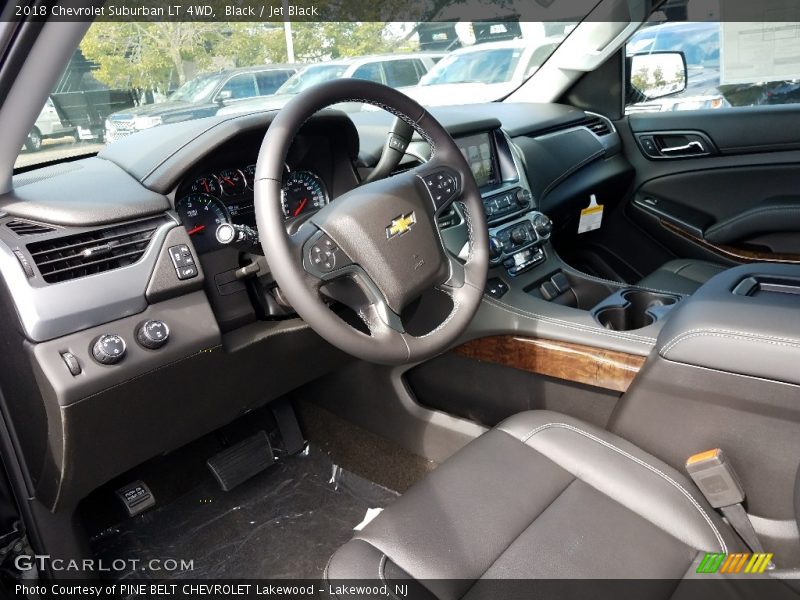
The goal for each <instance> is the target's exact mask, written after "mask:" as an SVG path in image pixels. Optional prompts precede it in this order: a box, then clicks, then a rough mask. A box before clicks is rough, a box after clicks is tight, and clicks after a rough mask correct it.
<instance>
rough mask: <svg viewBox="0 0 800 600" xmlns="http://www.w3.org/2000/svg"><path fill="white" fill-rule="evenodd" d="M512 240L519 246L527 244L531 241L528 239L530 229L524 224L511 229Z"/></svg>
mask: <svg viewBox="0 0 800 600" xmlns="http://www.w3.org/2000/svg"><path fill="white" fill-rule="evenodd" d="M511 241H512V242H514V244H515V245H517V246H521V245H522V244H527V243H528V242H529V241H530V240H529V239H528V231H527V230H526V229H525V226H524V225H523V226H519V227H515V228H514V229H512V230H511Z"/></svg>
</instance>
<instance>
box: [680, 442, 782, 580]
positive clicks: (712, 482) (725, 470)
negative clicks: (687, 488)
mask: <svg viewBox="0 0 800 600" xmlns="http://www.w3.org/2000/svg"><path fill="white" fill-rule="evenodd" d="M686 471H687V472H688V473H689V477H691V478H692V481H694V483H695V485H696V486H697V488H698V489H699V490H700V492H701V493H702V494H703V496H705V498H706V500H708V503H709V504H710V505H711V506H713V507H714V508H716V509H717V510H719V511H720V512H721V513H722V514H723V516H724V517H725V518H726V519H727V520H728V523H730V525H731V527H733V529H734V531H736V533H737V534H739V537H740V538H742V541H744V543H745V544H747V546H748V548H750V550H752V551H753V552H755V553H758V554H763V553H764V548H763V546H762V545H761V542H760V541H759V539H758V536H757V535H756V531H755V529H754V528H753V523H752V522H751V521H750V517H748V516H747V511H745V509H744V506H742V502H744V498H745V495H744V489H743V488H742V484H741V482H740V481H739V478H738V477H737V476H736V471H734V470H733V467H732V466H731V464H730V463H729V462H728V461H727V459H726V457H725V454H724V453H723V452H722V450H721V449H720V448H714V449H712V450H706V451H705V452H700V453H698V454H693V455H692V456H690V457H689V458H688V459H687V460H686ZM770 568H775V567H774V565H773V564H772V563H771V562H770Z"/></svg>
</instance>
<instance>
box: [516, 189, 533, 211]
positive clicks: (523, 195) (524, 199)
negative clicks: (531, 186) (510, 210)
mask: <svg viewBox="0 0 800 600" xmlns="http://www.w3.org/2000/svg"><path fill="white" fill-rule="evenodd" d="M531 198H532V196H531V193H530V192H529V191H528V190H525V189H522V188H520V189H518V190H517V196H516V200H517V204H518V205H519V206H520V207H521V208H524V207H526V206H528V204H530V201H531Z"/></svg>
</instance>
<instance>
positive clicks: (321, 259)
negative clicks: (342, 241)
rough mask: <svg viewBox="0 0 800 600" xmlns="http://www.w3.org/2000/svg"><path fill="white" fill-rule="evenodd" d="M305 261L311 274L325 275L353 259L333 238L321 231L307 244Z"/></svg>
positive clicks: (350, 262)
mask: <svg viewBox="0 0 800 600" xmlns="http://www.w3.org/2000/svg"><path fill="white" fill-rule="evenodd" d="M305 263H306V266H307V268H308V271H309V272H310V273H311V274H313V275H316V276H318V277H324V276H325V275H327V274H328V273H330V272H331V271H334V270H336V269H340V268H342V267H344V266H347V265H349V264H352V261H351V260H350V259H349V258H348V256H347V255H346V254H345V253H344V252H343V251H342V249H341V248H339V247H338V246H337V245H336V244H335V243H334V241H333V240H332V239H331V238H329V237H328V236H327V235H326V234H325V233H322V232H320V233H319V234H317V235H316V236H314V237H312V238H311V240H310V241H309V243H308V244H307V245H306V254H305Z"/></svg>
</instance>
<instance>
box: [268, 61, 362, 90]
mask: <svg viewBox="0 0 800 600" xmlns="http://www.w3.org/2000/svg"><path fill="white" fill-rule="evenodd" d="M345 69H347V66H346V65H340V64H333V65H319V66H314V67H307V68H305V69H303V70H302V71H300V72H299V73H295V74H294V75H292V76H291V77H290V78H289V79H287V80H286V83H284V84H283V85H282V86H281V87H279V88H278V89H277V90H276V92H275V94H276V95H278V94H299V93H300V92H302V91H303V90H304V89H306V88H309V87H311V86H312V85H316V84H318V83H322V82H323V81H329V80H331V79H336V78H337V77H341V76H342V75H343V74H344V71H345Z"/></svg>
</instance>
